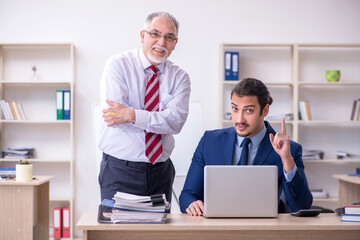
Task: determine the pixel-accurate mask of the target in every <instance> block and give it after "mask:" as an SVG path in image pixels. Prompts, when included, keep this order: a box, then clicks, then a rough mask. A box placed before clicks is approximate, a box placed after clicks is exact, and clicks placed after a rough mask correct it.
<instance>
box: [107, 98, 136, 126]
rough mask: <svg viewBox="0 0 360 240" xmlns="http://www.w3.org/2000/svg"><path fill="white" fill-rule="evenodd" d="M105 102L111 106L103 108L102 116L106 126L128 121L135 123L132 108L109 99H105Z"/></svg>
mask: <svg viewBox="0 0 360 240" xmlns="http://www.w3.org/2000/svg"><path fill="white" fill-rule="evenodd" d="M106 103H107V104H109V105H110V106H111V107H109V108H105V109H103V115H102V116H103V118H104V121H105V122H107V126H108V127H111V126H113V125H117V124H123V123H128V122H132V123H135V120H136V119H135V118H136V117H135V111H134V110H133V109H130V108H126V107H125V106H124V105H121V104H120V103H117V102H113V101H110V100H106Z"/></svg>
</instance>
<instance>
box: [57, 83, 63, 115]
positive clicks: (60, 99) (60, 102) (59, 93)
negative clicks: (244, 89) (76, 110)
mask: <svg viewBox="0 0 360 240" xmlns="http://www.w3.org/2000/svg"><path fill="white" fill-rule="evenodd" d="M56 119H57V120H62V119H64V100H63V91H61V90H58V91H56Z"/></svg>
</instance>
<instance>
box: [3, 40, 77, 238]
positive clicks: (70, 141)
mask: <svg viewBox="0 0 360 240" xmlns="http://www.w3.org/2000/svg"><path fill="white" fill-rule="evenodd" d="M33 66H36V68H37V71H36V75H37V79H34V78H32V75H33V74H34V72H33V71H32V67H33ZM74 76H75V74H74V46H73V44H70V43H56V44H52V43H49V44H47V43H44V44H35V43H31V44H0V77H1V79H0V94H1V97H0V98H1V99H5V100H7V101H17V102H20V103H21V104H22V106H23V110H24V113H25V117H26V119H25V120H5V117H4V116H3V115H2V116H1V120H0V133H1V134H0V147H1V150H6V149H7V148H8V147H32V148H35V149H36V156H35V158H34V159H30V160H29V161H30V162H31V163H32V164H33V174H34V175H52V176H54V178H53V179H52V181H51V182H50V204H49V215H50V226H49V227H50V235H52V234H51V233H52V226H53V217H52V216H53V215H52V209H53V208H54V207H69V208H70V209H71V211H70V212H71V214H70V221H71V223H72V222H73V218H72V216H73V214H72V213H73V196H74V194H73V191H74V184H73V171H74V170H73V162H74V81H75V78H74ZM57 90H70V92H71V98H70V113H71V117H70V120H57V118H56V91H57ZM19 160H20V159H6V158H1V159H0V165H1V167H14V166H15V164H16V163H18V162H19ZM71 229H73V228H71ZM71 236H72V234H71Z"/></svg>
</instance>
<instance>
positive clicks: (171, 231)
mask: <svg viewBox="0 0 360 240" xmlns="http://www.w3.org/2000/svg"><path fill="white" fill-rule="evenodd" d="M168 217H169V222H168V223H167V224H104V223H102V224H100V223H98V222H97V213H94V212H93V213H84V214H83V215H82V216H81V217H80V220H79V221H78V223H77V225H76V228H77V229H78V230H82V231H83V240H95V239H107V240H111V239H137V240H138V239H156V240H169V239H199V240H202V239H203V240H212V239H311V240H315V239H326V240H339V239H342V240H346V239H349V240H350V239H351V240H354V239H359V236H360V223H354V222H341V221H340V217H339V216H337V215H335V214H334V213H323V214H320V215H319V216H318V217H310V218H306V217H302V218H300V217H293V216H291V215H289V214H279V215H278V217H277V218H242V219H240V218H238V219H236V218H233V219H207V218H204V217H191V216H188V215H185V214H169V215H168ZM290 236H291V237H290Z"/></svg>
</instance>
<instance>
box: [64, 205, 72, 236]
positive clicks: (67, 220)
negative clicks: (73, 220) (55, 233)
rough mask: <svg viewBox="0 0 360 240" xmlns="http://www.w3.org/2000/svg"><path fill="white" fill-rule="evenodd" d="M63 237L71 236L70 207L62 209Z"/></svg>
mask: <svg viewBox="0 0 360 240" xmlns="http://www.w3.org/2000/svg"><path fill="white" fill-rule="evenodd" d="M62 219H63V221H62V237H63V238H70V208H63V209H62Z"/></svg>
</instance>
